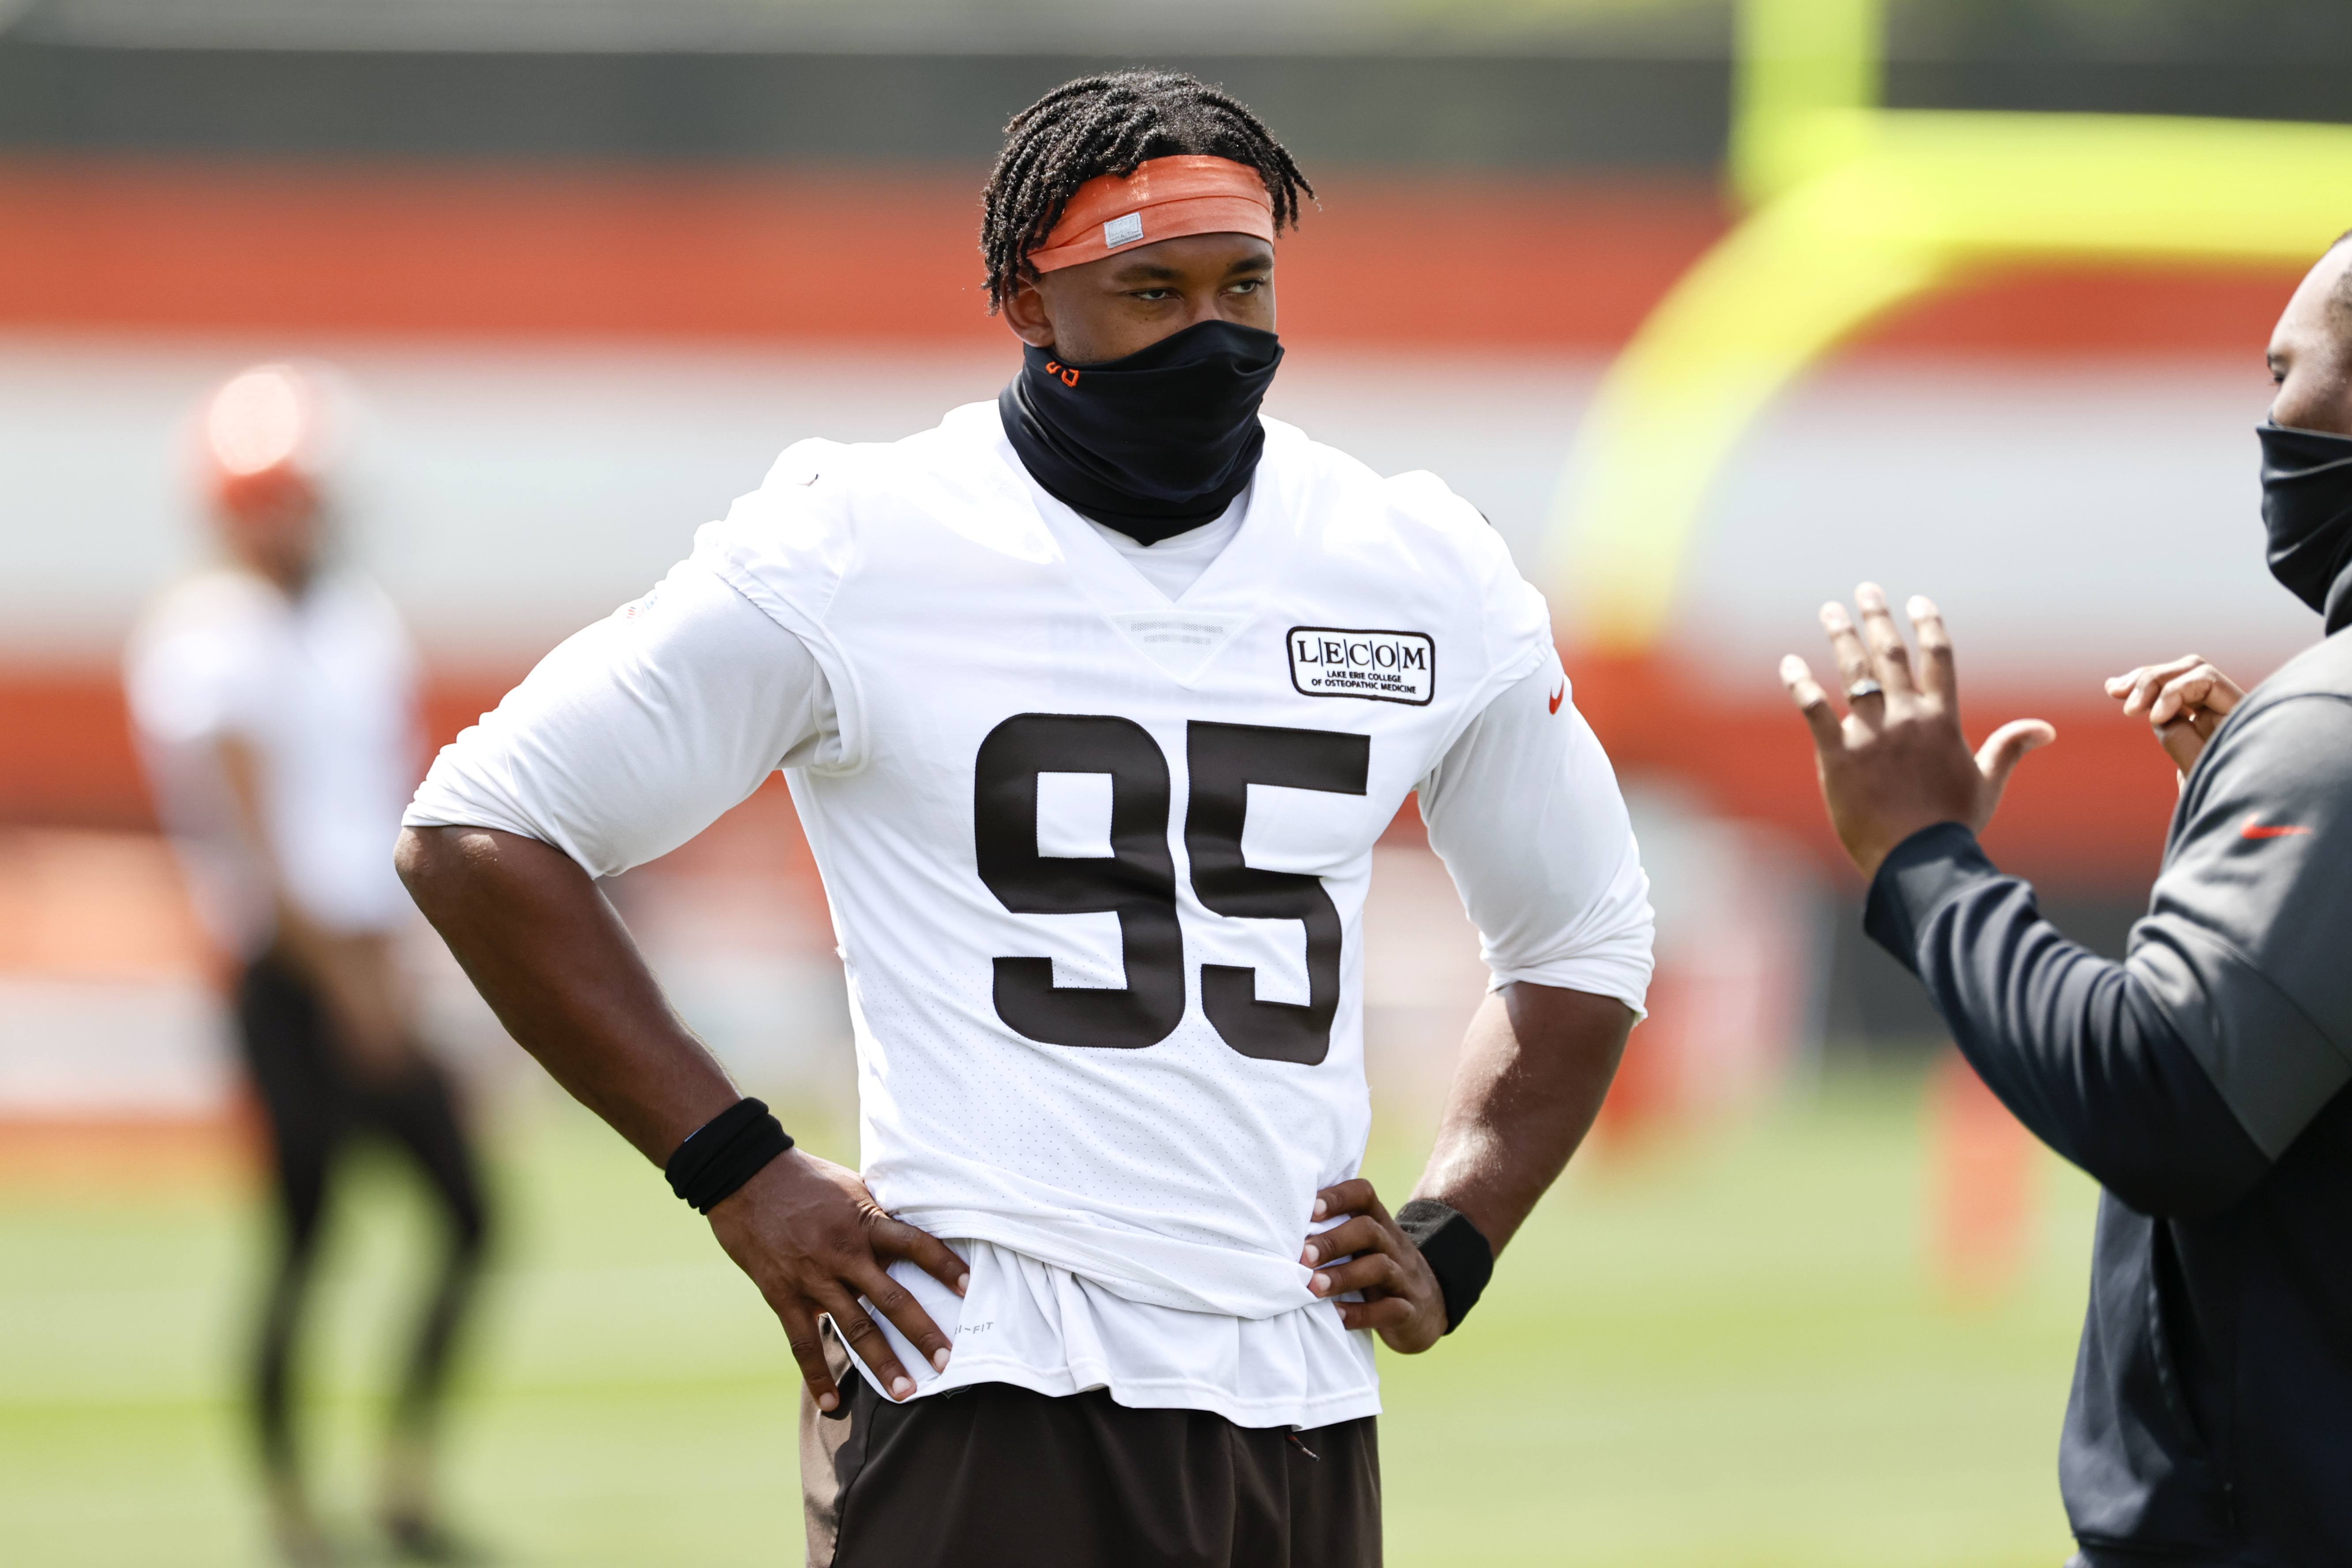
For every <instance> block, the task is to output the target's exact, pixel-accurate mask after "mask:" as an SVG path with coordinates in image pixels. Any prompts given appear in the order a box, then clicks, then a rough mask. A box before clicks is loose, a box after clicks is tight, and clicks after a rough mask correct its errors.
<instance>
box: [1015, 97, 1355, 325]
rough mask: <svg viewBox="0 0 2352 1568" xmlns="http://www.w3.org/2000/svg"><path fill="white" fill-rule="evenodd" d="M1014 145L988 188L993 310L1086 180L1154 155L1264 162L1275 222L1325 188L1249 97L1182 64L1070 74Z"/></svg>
mask: <svg viewBox="0 0 2352 1568" xmlns="http://www.w3.org/2000/svg"><path fill="white" fill-rule="evenodd" d="M1004 131H1005V137H1006V140H1005V143H1004V151H1003V153H1001V154H1000V155H999V156H998V158H997V160H996V168H995V170H994V171H993V172H992V173H991V174H990V175H989V176H988V189H987V190H986V191H985V192H983V193H982V197H981V201H982V217H981V222H980V253H981V257H982V259H983V260H984V261H986V262H987V264H988V309H989V312H990V314H992V315H993V314H994V313H995V311H996V310H997V308H998V307H999V306H1001V305H1003V303H1004V301H1005V300H1007V299H1008V298H1010V297H1011V295H1012V294H1013V290H1014V289H1016V288H1018V287H1019V286H1020V283H1021V280H1022V279H1023V278H1024V277H1025V276H1027V274H1028V268H1029V264H1028V259H1027V258H1028V255H1029V252H1031V251H1032V250H1034V249H1036V248H1037V247H1039V246H1041V245H1043V244H1044V243H1045V237H1046V236H1047V235H1049V234H1051V233H1053V231H1054V226H1055V224H1057V223H1059V222H1060V221H1061V220H1062V209H1063V208H1064V207H1066V206H1067V205H1069V202H1070V198H1071V197H1072V196H1073V195H1076V194H1077V189H1078V187H1079V186H1080V185H1083V184H1086V183H1087V181H1088V180H1091V179H1093V178H1095V177H1096V176H1097V175H1098V174H1116V175H1118V176H1119V177H1120V178H1122V179H1124V178H1126V177H1127V176H1128V175H1129V174H1134V173H1135V171H1136V170H1137V169H1138V168H1139V167H1140V166H1141V165H1142V164H1143V163H1146V162H1148V161H1149V160H1150V159H1153V158H1166V157H1171V156H1175V155H1178V154H1181V153H1195V154H1206V155H1208V156H1211V157H1216V158H1230V159H1232V160H1233V161H1234V163H1242V164H1245V165H1247V166H1248V167H1250V168H1253V169H1255V170H1256V171H1257V174H1258V178H1259V179H1261V180H1264V181H1265V194H1266V195H1268V196H1269V197H1271V198H1272V199H1273V202H1274V226H1275V231H1276V233H1280V232H1281V231H1282V229H1283V227H1284V226H1291V227H1297V224H1298V198H1299V197H1300V196H1302V195H1303V196H1305V197H1307V199H1308V200H1310V201H1312V200H1313V199H1314V196H1315V187H1314V186H1313V185H1310V184H1307V176H1306V175H1304V174H1300V173H1299V172H1298V165H1297V163H1293V162H1292V161H1291V157H1290V153H1288V152H1287V151H1286V149H1285V148H1284V147H1283V145H1282V143H1281V142H1277V141H1276V140H1275V139H1274V133H1273V132H1269V131H1268V130H1266V128H1265V125H1264V124H1263V123H1262V122H1260V121H1259V120H1258V118H1257V116H1256V115H1255V114H1252V113H1251V112H1250V111H1249V110H1246V109H1244V108H1243V107H1242V105H1241V103H1240V101H1239V100H1236V99H1234V98H1233V97H1231V96H1229V95H1228V94H1226V93H1224V92H1222V91H1220V90H1218V89H1215V88H1213V87H1211V86H1210V85H1209V84H1208V83H1206V82H1204V81H1202V80H1201V79H1200V78H1198V77H1194V76H1187V75H1186V74H1184V73H1183V72H1182V71H1157V70H1123V71H1114V72H1112V73H1111V74H1110V75H1108V76H1089V77H1080V78H1079V79H1077V80H1076V81H1073V82H1065V83H1064V84H1063V85H1061V86H1060V87H1057V88H1055V89H1054V90H1053V91H1051V92H1049V93H1047V94H1046V95H1045V97H1043V98H1041V99H1039V100H1037V101H1036V102H1034V103H1033V104H1031V105H1030V106H1029V107H1028V108H1026V109H1024V110H1022V111H1021V112H1020V113H1018V114H1016V115H1014V116H1013V119H1012V121H1011V122H1009V123H1008V124H1007V125H1006V126H1005V127H1004Z"/></svg>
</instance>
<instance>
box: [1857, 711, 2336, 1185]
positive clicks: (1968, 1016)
mask: <svg viewBox="0 0 2352 1568" xmlns="http://www.w3.org/2000/svg"><path fill="white" fill-rule="evenodd" d="M1864 924H1865V927H1866V929H1867V930H1868V931H1869V932H1870V934H1871V936H1872V938H1873V939H1874V940H1875V941H1876V942H1878V943H1879V944H1880V945H1881V946H1883V947H1885V948H1886V949H1887V950H1888V951H1889V952H1893V953H1894V954H1895V956H1896V957H1897V958H1898V959H1901V960H1902V961H1903V962H1904V963H1906V964H1908V965H1909V966H1910V967H1911V968H1912V969H1913V970H1914V971H1915V972H1916V973H1917V974H1918V975H1919V978H1920V979H1921V980H1922V981H1923V982H1924V983H1925V984H1927V990H1928V993H1929V994H1930V995H1932V996H1933V997H1934V998H1935V1002H1936V1005H1937V1009H1938V1010H1939V1011H1941V1012H1942V1014H1943V1016H1944V1019H1945V1022H1946V1023H1947V1024H1948V1025H1949V1026H1951V1029H1952V1033H1953V1037H1955V1039H1956V1040H1957V1041H1958V1044H1959V1047H1960V1049H1961V1050H1962V1051H1963V1052H1964V1053H1965V1054H1966V1055H1967V1057H1968V1058H1969V1062H1970V1063H1971V1064H1973V1065H1974V1066H1975V1068H1976V1069H1977V1071H1978V1073H1979V1075H1980V1076H1982V1078H1983V1079H1984V1080H1985V1082H1986V1084H1987V1085H1989V1086H1990V1088H1991V1089H1992V1090H1993V1092H1994V1093H1995V1094H1997V1095H1999V1096H2000V1099H2001V1100H2002V1102H2003V1103H2004V1104H2006V1105H2007V1106H2008V1107H2009V1108H2010V1109H2011V1110H2012V1111H2014V1112H2016V1114H2017V1116H2018V1118H2019V1119H2020V1120H2021V1121H2023V1122H2024V1123H2025V1124H2026V1125H2027V1126H2028V1127H2030V1128H2032V1130H2033V1131H2034V1132H2035V1133H2036V1134H2038V1135H2039V1136H2040V1137H2041V1138H2042V1140H2043V1141H2044V1142H2048V1143H2049V1144H2050V1146H2051V1147H2053V1149H2056V1150H2057V1151H2058V1152H2060V1153H2062V1154H2063V1155H2065V1156H2066V1158H2068V1159H2070V1160H2072V1161H2074V1163H2076V1164H2078V1165H2080V1166H2082V1167H2083V1168H2084V1170H2085V1171H2088V1172H2089V1173H2091V1174H2092V1175H2093V1176H2095V1177H2096V1178H2098V1180H2099V1182H2100V1183H2101V1184H2103V1185H2105V1187H2107V1188H2108V1190H2109V1191H2111V1192H2113V1193H2114V1194H2116V1196H2117V1197H2119V1198H2121V1199H2122V1200H2123V1201H2124V1202H2125V1203H2126V1204H2128V1205H2131V1206H2132V1207H2133V1208H2136V1209H2137V1210H2139V1211H2140V1212H2142V1213H2144V1214H2156V1215H2194V1214H2201V1213H2209V1212H2211V1211H2212V1210H2215V1209H2219V1208H2221V1207H2224V1206H2226V1205H2229V1204H2230V1203H2231V1202H2232V1201H2234V1200H2235V1199H2236V1198H2238V1197H2239V1196H2241V1195H2242V1194H2244V1193H2245V1192H2246V1191H2247V1190H2248V1189H2249V1188H2251V1187H2252V1185H2253V1184H2255V1183H2256V1182H2258V1181H2260V1180H2261V1179H2262V1176H2263V1173H2264V1172H2265V1171H2267V1170H2268V1169H2269V1167H2270V1163H2271V1162H2273V1161H2274V1160H2276V1159H2277V1158H2278V1157H2279V1156H2280V1155H2281V1154H2283V1153H2284V1152H2286V1150H2287V1148H2288V1146H2289V1145H2291V1144H2292V1143H2293V1142H2294V1140H2295V1138H2296V1137H2297V1136H2299V1135H2300V1134H2301V1132H2302V1131H2303V1129H2304V1128H2305V1126H2306V1125H2308V1124H2309V1122H2310V1121H2311V1119H2312V1118H2313V1117H2315V1116H2316V1115H2317V1114H2318V1113H2319V1110H2321V1108H2322V1107H2324V1106H2325V1105H2326V1103H2327V1102H2328V1101H2329V1100H2332V1099H2333V1098H2335V1096H2336V1093H2337V1092H2338V1091H2339V1090H2341V1089H2343V1088H2344V1087H2345V1086H2346V1084H2347V1082H2352V947H2347V936H2346V933H2347V932H2352V702H2347V701H2346V700H2343V699H2341V698H2338V697H2334V696H2317V695H2308V694H2305V695H2295V696H2290V697H2287V698H2285V699H2284V700H2269V701H2258V702H2255V703H2251V704H2249V705H2248V707H2247V708H2246V709H2244V710H2241V711H2240V712H2239V713H2238V714H2237V715H2235V716H2234V717H2233V718H2232V719H2231V721H2230V722H2229V723H2228V724H2227V725H2225V726H2224V727H2223V728H2222V730H2221V731H2220V732H2219V733H2218V734H2216V735H2215V737H2214V739H2213V743H2212V747H2211V749H2210V752H2209V753H2208V755H2207V756H2206V757H2205V758H2204V759H2203V761H2202V763H2201V764H2200V766H2199V767H2198V768H2197V770H2196V771H2195V773H2194V774H2193V775H2192V776H2191V779H2190V782H2189V790H2188V793H2187V795H2186V796H2185V797H2184V798H2183V800H2182V802H2181V805H2180V812H2179V817H2178V818H2177V820H2176V823H2175V826H2174V832H2173V837H2172V840H2171V843H2170V844H2169V845H2168V848H2167V851H2166V855H2165V865H2164V870H2163V873H2162V875H2160V876H2159V877H2158V879H2157V884H2156V891H2155V894H2154V897H2153V898H2152V900H2150V906H2149V913H2148V916H2147V919H2146V920H2143V921H2140V922H2139V924H2138V925H2137V927H2135V928H2134V929H2133V931H2132V940H2131V949H2130V952H2129V953H2128V954H2127V955H2126V958H2125V960H2124V962H2123V963H2114V962H2112V961H2110V960H2106V959H2103V958H2100V957H2098V956H2096V955H2095V954H2094V953H2091V952H2088V951H2086V950H2084V948H2082V947H2080V946H2078V945H2077V944H2075V943H2074V942H2069V941H2067V940H2066V939H2065V938H2064V937H2063V936H2062V935H2061V934H2059V932H2058V931H2057V929H2056V928H2055V927H2053V926H2052V925H2051V924H2050V923H2049V922H2048V921H2044V920H2043V919H2042V917H2041V913H2040V911H2039V910H2037V909H2036V908H2035V906H2034V901H2033V890H2032V888H2030V887H2028V886H2027V885H2026V884H2025V883H2023V882H2021V881H2020V880H2018V879H2016V878H2013V877H2004V876H2002V875H2001V874H2000V872H1999V871H1998V870H1996V869H1995V868H1994V867H1993V865H1992V863H1991V862H1990V860H1988V859H1987V858H1985V856H1984V852H1983V851H1982V850H1981V849H1980V848H1979V847H1978V846H1977V842H1976V838H1975V836H1974V835H1972V834H1970V833H1969V831H1968V830H1967V829H1966V828H1964V827H1962V826H1958V824H1956V823H1946V824H1943V825H1942V826H1937V827H1931V828H1928V829H1927V830H1925V831H1924V832H1921V833H1917V834H1915V835H1913V836H1912V837H1910V838H1908V839H1906V840H1905V841H1904V842H1903V843H1902V844H1901V845H1899V846H1897V847H1896V848H1895V853H1894V854H1893V855H1891V856H1889V857H1888V858H1887V860H1886V863H1885V865H1884V866H1882V867H1881V868H1879V872H1878V875H1877V877H1876V879H1874V881H1873V882H1872V884H1871V889H1870V902H1869V907H1868V910H1866V913H1865V917H1864Z"/></svg>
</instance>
